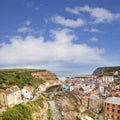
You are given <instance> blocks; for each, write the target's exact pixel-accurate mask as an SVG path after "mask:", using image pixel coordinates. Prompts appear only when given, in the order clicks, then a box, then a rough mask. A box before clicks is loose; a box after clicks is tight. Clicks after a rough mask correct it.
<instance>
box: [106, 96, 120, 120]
mask: <svg viewBox="0 0 120 120" xmlns="http://www.w3.org/2000/svg"><path fill="white" fill-rule="evenodd" d="M104 105H105V106H104V107H105V120H108V119H109V120H120V97H108V98H107V99H106V100H105V104H104Z"/></svg>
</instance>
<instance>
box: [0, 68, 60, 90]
mask: <svg viewBox="0 0 120 120" xmlns="http://www.w3.org/2000/svg"><path fill="white" fill-rule="evenodd" d="M47 80H58V78H57V76H56V75H55V74H53V73H52V72H51V71H48V70H40V69H3V70H0V89H6V88H8V87H10V86H12V85H17V86H19V87H20V88H23V87H24V86H25V85H26V84H28V85H31V86H33V87H34V88H37V87H38V86H39V85H40V84H42V83H44V82H46V81H47Z"/></svg>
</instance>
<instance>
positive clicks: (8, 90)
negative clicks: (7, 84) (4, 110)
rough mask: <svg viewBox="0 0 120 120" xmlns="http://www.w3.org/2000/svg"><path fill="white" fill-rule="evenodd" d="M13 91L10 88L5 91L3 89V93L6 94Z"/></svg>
mask: <svg viewBox="0 0 120 120" xmlns="http://www.w3.org/2000/svg"><path fill="white" fill-rule="evenodd" d="M12 93H13V92H12V90H10V89H7V90H6V91H5V94H6V95H8V94H12Z"/></svg>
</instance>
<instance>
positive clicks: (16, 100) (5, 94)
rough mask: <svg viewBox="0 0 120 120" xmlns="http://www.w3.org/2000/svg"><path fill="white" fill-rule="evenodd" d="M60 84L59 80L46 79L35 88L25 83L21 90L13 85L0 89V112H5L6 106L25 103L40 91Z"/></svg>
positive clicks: (37, 95)
mask: <svg viewBox="0 0 120 120" xmlns="http://www.w3.org/2000/svg"><path fill="white" fill-rule="evenodd" d="M56 85H61V82H60V81H54V80H48V81H47V82H45V83H44V84H41V85H39V86H38V88H37V89H36V90H34V88H33V87H32V86H29V85H26V86H24V88H23V89H22V90H21V89H20V88H19V87H18V86H17V85H14V86H12V87H10V88H7V89H6V90H3V89H0V112H5V111H6V109H7V107H13V106H15V105H18V104H21V103H27V102H28V101H30V100H32V101H33V100H34V101H35V100H37V98H38V97H39V95H40V94H41V93H42V92H45V91H46V89H47V88H49V87H51V86H56Z"/></svg>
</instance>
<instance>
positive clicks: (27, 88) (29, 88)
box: [24, 85, 33, 91]
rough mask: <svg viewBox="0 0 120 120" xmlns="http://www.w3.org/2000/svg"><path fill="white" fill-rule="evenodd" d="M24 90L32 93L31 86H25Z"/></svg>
mask: <svg viewBox="0 0 120 120" xmlns="http://www.w3.org/2000/svg"><path fill="white" fill-rule="evenodd" d="M24 89H26V90H28V91H33V87H32V86H28V85H27V86H25V87H24Z"/></svg>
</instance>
